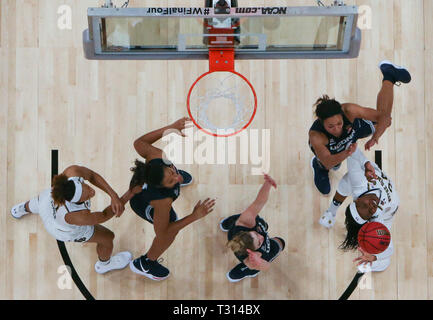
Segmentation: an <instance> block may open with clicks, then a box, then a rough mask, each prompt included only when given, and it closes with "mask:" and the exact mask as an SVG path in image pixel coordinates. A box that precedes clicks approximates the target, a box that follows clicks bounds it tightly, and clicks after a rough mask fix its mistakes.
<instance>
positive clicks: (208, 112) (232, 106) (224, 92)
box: [189, 72, 255, 135]
mask: <svg viewBox="0 0 433 320" xmlns="http://www.w3.org/2000/svg"><path fill="white" fill-rule="evenodd" d="M254 98H255V96H254V93H253V91H252V89H251V87H250V86H249V85H248V83H247V82H246V81H245V80H244V79H242V78H241V77H240V76H238V75H237V74H234V73H232V72H213V73H210V74H208V75H206V76H204V77H203V78H202V79H200V80H199V81H198V82H197V83H196V84H195V86H194V88H193V89H192V91H191V95H190V100H189V106H190V111H191V114H192V116H193V118H194V120H195V121H196V123H197V124H198V125H199V126H200V127H201V128H203V129H205V130H207V131H209V132H211V133H214V134H220V135H223V134H227V133H230V132H237V131H239V130H241V129H242V128H244V127H245V126H246V125H247V124H248V122H249V121H250V120H251V118H252V116H253V115H254V109H255V99H254Z"/></svg>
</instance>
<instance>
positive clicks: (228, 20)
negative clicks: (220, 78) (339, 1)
mask: <svg viewBox="0 0 433 320" xmlns="http://www.w3.org/2000/svg"><path fill="white" fill-rule="evenodd" d="M357 18H358V9H357V7H355V6H336V7H250V8H231V9H229V10H227V12H226V13H218V11H216V10H215V9H214V8H89V9H88V19H89V29H87V30H85V31H84V34H83V42H84V51H85V55H86V58H88V59H161V60H163V59H208V57H209V56H208V51H209V48H219V47H221V48H224V47H233V48H234V50H235V54H236V59H290V58H302V59H309V58H320V59H323V58H328V59H329V58H354V57H357V56H358V54H359V49H360V41H361V33H360V30H359V29H357V28H356V23H357Z"/></svg>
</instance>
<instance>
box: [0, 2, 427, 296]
mask: <svg viewBox="0 0 433 320" xmlns="http://www.w3.org/2000/svg"><path fill="white" fill-rule="evenodd" d="M118 2H121V3H123V1H118ZM239 3H240V6H262V5H264V1H253V2H251V1H242V0H240V1H239ZM346 3H347V4H357V5H367V6H369V7H370V8H371V13H372V17H371V18H372V20H371V28H370V29H364V30H363V34H362V36H363V40H362V49H361V53H360V56H359V58H357V59H354V60H318V61H312V60H296V61H295V60H274V61H264V60H257V61H242V62H237V63H236V69H237V70H238V71H240V72H241V73H243V74H244V75H245V76H247V77H248V78H249V79H250V81H251V82H252V83H253V85H254V87H255V89H256V91H257V94H258V99H259V106H258V112H257V115H256V118H255V120H254V121H253V123H252V126H251V128H256V129H269V130H270V132H271V149H270V150H271V159H270V161H271V165H270V171H269V173H270V174H271V175H272V176H273V177H274V178H275V179H276V180H277V182H278V189H277V190H276V191H272V193H271V195H270V198H269V202H268V204H267V205H266V206H265V208H264V210H263V212H262V215H263V217H265V218H266V220H267V221H268V223H269V225H270V234H271V235H275V236H281V237H283V238H284V239H285V240H286V244H287V248H286V250H285V251H284V252H283V253H282V254H281V256H280V257H278V258H277V260H275V261H274V262H273V266H272V268H271V269H270V270H269V271H268V272H262V274H260V275H259V276H258V277H256V278H254V279H246V280H243V281H241V282H240V283H236V284H232V283H229V282H228V281H227V279H226V277H225V273H226V272H227V271H228V270H230V268H231V267H233V266H234V265H235V264H236V260H235V258H234V256H233V254H231V253H230V252H228V251H227V249H225V248H224V244H225V242H226V237H225V234H223V233H222V232H221V231H220V230H219V228H218V222H219V220H220V219H221V218H222V217H225V216H227V215H231V214H234V213H238V212H239V211H240V210H242V209H244V208H246V206H247V205H248V204H249V203H250V202H251V201H252V200H253V199H254V197H255V196H256V193H257V191H258V189H259V186H260V184H261V182H262V178H261V177H259V176H252V175H251V173H250V169H251V167H250V166H248V165H241V164H236V165H208V164H205V165H197V164H192V165H179V168H183V169H186V170H188V171H190V172H191V173H192V175H193V176H194V178H195V183H194V185H192V186H189V187H187V188H185V189H183V190H182V192H181V196H180V198H179V199H178V200H177V201H176V202H175V209H176V211H177V212H178V213H179V214H180V215H181V216H183V215H186V214H189V213H190V212H191V208H192V207H193V205H194V204H195V202H196V201H198V200H199V199H203V198H205V197H208V196H210V197H217V198H218V202H217V206H216V209H215V211H214V212H213V213H211V214H210V215H209V216H208V217H206V218H205V219H203V220H200V221H198V222H195V223H194V224H192V225H190V226H188V227H187V228H185V229H184V230H182V231H181V232H180V234H179V235H178V237H177V239H176V240H175V242H174V244H173V245H172V246H171V247H170V248H169V249H168V250H167V251H166V252H165V253H164V254H163V258H164V259H165V261H164V264H165V265H166V266H167V267H168V268H169V269H170V271H171V276H170V278H169V279H167V280H165V281H163V282H153V281H151V280H148V279H147V278H143V277H141V276H138V275H136V274H134V273H132V272H131V271H130V270H129V268H127V269H125V270H121V271H115V272H112V273H109V274H106V275H98V274H97V273H95V271H94V263H95V261H96V259H97V256H96V252H95V245H94V244H76V243H67V244H66V247H67V250H68V252H69V255H70V257H71V260H72V262H73V264H74V266H75V268H76V270H77V272H78V274H79V276H80V277H81V279H82V281H83V283H84V284H85V285H86V287H87V289H88V290H89V291H90V292H91V294H92V295H93V296H94V297H95V298H96V299H336V298H338V297H339V296H340V294H341V293H342V292H343V291H344V290H345V289H346V287H347V285H348V284H349V282H350V281H351V279H352V277H353V276H354V274H355V273H356V268H355V266H354V265H353V264H352V259H354V258H355V257H356V256H357V254H356V253H343V252H341V251H340V250H338V249H337V247H338V245H339V243H340V242H341V241H342V239H343V236H344V226H343V221H344V217H343V216H344V213H343V210H340V211H339V212H338V219H337V223H336V225H335V227H334V228H333V229H332V230H330V231H328V230H325V229H324V228H322V227H321V226H320V225H319V224H318V223H317V221H318V219H319V217H320V215H321V213H322V212H323V211H324V210H325V209H326V208H327V207H328V204H329V201H330V199H331V198H330V197H323V196H320V195H319V193H318V192H317V191H316V190H315V187H314V185H313V181H312V172H311V169H310V165H309V161H310V159H311V156H312V154H311V151H310V150H309V148H308V146H307V133H308V129H309V127H310V125H311V123H312V122H313V120H314V117H313V109H312V104H313V103H314V102H315V100H316V99H317V98H318V97H319V96H320V95H322V94H324V93H327V94H329V95H330V96H332V97H336V98H337V99H338V100H340V101H342V102H356V103H359V104H361V105H365V106H371V107H375V103H376V94H377V92H378V90H379V87H380V83H381V77H380V72H379V70H378V68H377V63H378V62H379V61H380V60H382V59H389V60H392V61H395V62H396V63H397V64H403V65H405V66H407V67H408V68H409V69H410V71H411V72H412V76H413V82H412V83H411V84H410V85H405V86H402V87H400V88H396V89H395V104H394V112H393V124H392V126H391V127H390V128H389V129H388V131H387V132H386V133H385V135H384V136H383V138H382V139H381V141H380V144H379V146H376V148H375V150H382V153H383V168H384V170H385V172H386V173H388V175H389V176H391V177H392V179H393V180H394V182H395V184H396V186H397V190H398V191H399V193H400V197H401V206H400V209H399V212H398V215H397V216H396V218H395V222H394V225H393V230H392V236H393V239H394V245H395V252H394V255H393V256H392V263H391V265H390V267H389V268H388V269H387V270H386V271H385V272H382V273H377V274H374V275H373V276H372V278H371V281H370V283H369V284H368V283H367V282H366V283H365V285H364V286H363V287H364V289H361V288H359V287H358V288H357V289H356V290H355V292H354V293H353V294H352V296H351V299H432V298H433V261H432V260H433V217H432V213H431V211H430V210H431V208H432V207H433V179H432V165H431V162H432V161H433V147H432V145H433V134H432V130H431V123H433V111H432V110H433V90H432V89H433V77H432V74H433V59H432V56H433V38H432V37H431V34H432V33H433V21H432V19H431V13H433V2H432V1H431V0H424V1H423V0H411V1H406V0H356V1H346ZM64 4H66V5H69V6H70V7H71V9H72V29H71V30H60V29H59V28H58V27H57V19H58V17H59V14H58V13H57V10H58V8H59V6H61V5H64ZM100 4H101V1H96V0H94V1H93V0H86V1H84V0H82V1H72V0H5V1H1V2H0V9H1V10H0V27H1V31H0V37H1V39H0V66H1V69H0V130H1V131H0V177H1V178H0V212H1V215H0V299H83V296H82V295H81V293H80V292H79V290H78V289H77V287H76V286H75V285H72V286H71V288H70V289H68V288H66V289H60V288H59V286H58V283H59V278H61V276H62V275H63V273H64V271H62V270H63V269H62V268H61V266H62V265H63V260H62V258H61V256H60V253H59V250H58V248H57V244H56V241H55V239H54V238H52V237H51V236H50V235H48V233H47V232H46V231H45V229H44V227H43V224H42V222H41V220H40V218H39V217H38V216H37V215H33V216H26V217H25V218H23V219H21V220H19V221H17V220H14V219H13V218H12V217H11V216H10V213H9V210H10V208H11V207H12V206H13V205H14V204H16V203H18V202H21V201H24V200H28V199H29V198H30V197H32V196H34V195H36V194H37V193H38V192H40V191H41V190H43V189H45V188H47V187H48V186H49V185H50V174H51V158H50V157H51V150H52V149H57V150H59V170H63V169H64V168H65V167H66V166H68V165H71V164H80V165H84V166H87V167H89V168H91V169H93V170H95V171H97V172H98V173H100V174H101V175H102V176H103V177H105V179H106V180H107V181H108V182H109V183H110V184H111V186H113V188H114V189H115V190H116V191H117V192H118V193H119V194H122V193H123V192H124V191H125V190H126V188H127V187H128V183H129V179H130V176H131V175H130V172H129V171H128V170H129V168H130V167H131V166H132V162H133V160H134V159H135V158H138V157H139V156H138V155H137V154H136V152H135V151H134V149H133V146H132V144H133V141H134V139H136V138H137V137H139V136H140V135H142V134H144V133H146V132H148V131H150V130H153V129H156V128H159V127H161V126H164V125H166V124H168V123H170V122H173V121H174V120H176V119H178V118H180V117H182V116H185V115H186V107H185V98H186V94H187V90H188V88H189V86H190V85H191V84H192V82H193V81H194V79H196V78H197V77H198V76H199V75H200V74H202V73H203V72H205V71H207V62H206V61H169V62H167V61H126V62H125V61H104V62H97V61H88V60H85V59H84V57H83V51H82V39H81V36H82V31H83V30H84V29H86V28H87V19H86V9H87V7H92V6H99V5H100ZM201 5H202V1H182V0H171V1H165V0H164V1H156V0H155V1H137V0H131V3H130V6H201ZM266 5H282V6H285V5H289V6H291V5H293V6H295V5H315V1H266ZM364 142H365V141H364ZM160 145H163V144H162V143H161V144H160ZM362 147H363V146H362V144H361V145H360V148H362ZM367 156H368V157H369V158H370V159H373V157H374V150H372V151H371V152H368V153H367ZM345 170H346V166H345V165H344V166H343V167H342V168H341V169H340V170H339V171H337V172H335V173H331V177H332V186H333V190H332V193H333V192H334V190H335V187H336V184H337V181H338V179H339V178H341V177H342V175H343V174H344V172H345ZM108 204H109V198H108V197H107V196H105V195H104V194H103V192H102V191H101V192H97V196H96V197H95V198H94V200H93V202H92V208H93V209H94V210H101V209H103V208H105V206H106V205H108ZM343 207H345V204H344V205H343ZM105 225H106V226H107V227H108V228H110V229H111V230H113V231H114V232H115V234H116V238H115V240H114V246H115V248H114V251H115V252H118V251H119V250H130V251H131V252H132V253H133V254H134V256H138V255H140V254H141V253H143V251H144V250H147V249H148V248H149V246H150V244H151V241H152V239H153V236H154V231H153V228H152V226H151V225H150V224H148V223H146V222H145V221H144V220H142V219H140V218H139V217H138V216H137V215H135V214H134V213H133V211H132V210H131V209H130V207H129V205H127V206H126V211H125V213H124V214H123V216H122V217H121V218H119V219H112V220H111V221H109V222H107V223H105ZM59 268H60V269H59Z"/></svg>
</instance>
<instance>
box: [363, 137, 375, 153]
mask: <svg viewBox="0 0 433 320" xmlns="http://www.w3.org/2000/svg"><path fill="white" fill-rule="evenodd" d="M377 143H378V141H377V139H376V138H371V139H370V140H368V141H367V143H366V144H365V146H364V147H365V150H367V151H370V149H371V147H373V146H374V145H375V144H377Z"/></svg>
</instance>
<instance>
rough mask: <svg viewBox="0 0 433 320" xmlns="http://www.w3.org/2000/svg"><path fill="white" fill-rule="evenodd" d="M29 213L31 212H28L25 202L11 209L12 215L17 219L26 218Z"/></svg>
mask: <svg viewBox="0 0 433 320" xmlns="http://www.w3.org/2000/svg"><path fill="white" fill-rule="evenodd" d="M29 213H30V212H27V211H26V203H25V202H21V203H20V204H17V205H15V206H13V208H12V209H11V215H12V217H14V218H15V219H21V218H22V217H23V216H25V215H27V214H29Z"/></svg>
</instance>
